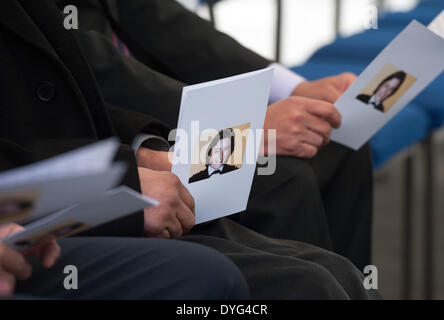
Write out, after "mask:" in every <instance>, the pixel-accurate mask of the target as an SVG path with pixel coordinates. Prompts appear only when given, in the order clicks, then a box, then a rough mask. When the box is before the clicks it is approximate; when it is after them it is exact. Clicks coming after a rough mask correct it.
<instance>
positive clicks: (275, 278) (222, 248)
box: [182, 218, 381, 299]
mask: <svg viewBox="0 0 444 320" xmlns="http://www.w3.org/2000/svg"><path fill="white" fill-rule="evenodd" d="M182 239H183V240H185V241H191V242H194V243H200V244H204V245H206V246H209V247H211V248H214V249H216V250H218V251H219V252H221V253H223V254H224V255H226V256H227V257H229V258H230V259H231V260H232V261H233V262H234V263H235V264H236V265H237V266H238V268H239V269H240V270H241V272H242V273H243V275H244V276H245V278H246V279H247V282H248V285H249V286H250V293H251V296H252V298H253V299H380V298H381V297H380V295H379V293H378V292H377V291H376V290H367V289H365V288H364V286H363V280H364V277H363V274H362V273H361V272H360V271H359V270H358V269H357V268H356V267H355V266H354V265H353V264H352V263H351V262H350V261H349V260H347V259H346V258H344V257H342V256H339V255H337V254H335V253H333V252H330V251H327V250H324V249H320V248H318V247H315V246H312V245H309V244H305V243H302V242H297V241H292V240H279V239H273V238H269V237H266V236H264V235H261V234H259V233H256V232H254V231H251V230H249V229H247V228H245V227H243V226H241V225H239V224H238V223H236V222H234V221H232V220H230V219H226V218H223V219H219V220H216V221H213V222H212V223H209V224H205V225H200V226H196V227H195V228H194V229H193V230H192V232H191V234H190V235H187V236H184V237H182Z"/></svg>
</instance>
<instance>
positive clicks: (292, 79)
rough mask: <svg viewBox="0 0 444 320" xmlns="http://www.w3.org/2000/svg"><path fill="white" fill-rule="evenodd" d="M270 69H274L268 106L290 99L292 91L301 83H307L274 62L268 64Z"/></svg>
mask: <svg viewBox="0 0 444 320" xmlns="http://www.w3.org/2000/svg"><path fill="white" fill-rule="evenodd" d="M270 67H273V68H274V72H273V80H272V81H271V91H270V99H269V103H270V104H271V103H275V102H277V101H279V100H282V99H286V98H288V97H290V96H291V93H292V92H293V90H294V89H295V88H296V87H297V86H298V85H299V84H300V83H301V82H304V81H307V80H306V79H305V78H303V77H301V76H300V75H298V74H297V73H295V72H293V71H291V70H289V69H288V68H286V67H284V66H283V65H281V64H279V63H275V62H274V63H272V64H270Z"/></svg>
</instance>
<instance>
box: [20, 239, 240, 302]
mask: <svg viewBox="0 0 444 320" xmlns="http://www.w3.org/2000/svg"><path fill="white" fill-rule="evenodd" d="M60 245H61V248H62V256H61V258H60V260H59V261H58V263H57V264H56V266H54V267H53V268H52V269H49V270H46V269H44V268H42V267H40V266H39V264H37V263H35V266H34V274H33V276H32V278H31V279H30V280H27V281H24V282H19V283H18V285H17V290H16V294H17V295H21V296H22V297H35V298H40V297H42V298H46V299H82V300H90V299H150V300H165V299H173V300H183V299H186V300H188V299H247V298H249V292H248V287H247V284H246V282H245V279H244V278H243V276H242V275H241V273H240V272H239V270H238V269H237V268H236V267H235V266H234V264H233V263H232V262H231V261H230V260H228V259H227V258H225V257H223V256H222V255H221V254H219V253H217V252H216V251H214V250H211V249H209V248H205V247H204V246H201V245H197V244H191V243H185V242H184V241H174V240H155V239H131V238H119V239H118V238H95V239H94V240H92V239H91V238H71V239H63V240H61V241H60ZM67 265H73V266H75V267H77V270H78V289H77V290H66V289H65V288H64V286H63V281H64V278H65V277H66V276H67V274H64V273H63V270H64V268H65V266H67Z"/></svg>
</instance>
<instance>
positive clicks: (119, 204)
mask: <svg viewBox="0 0 444 320" xmlns="http://www.w3.org/2000/svg"><path fill="white" fill-rule="evenodd" d="M157 204H158V202H157V201H156V200H153V199H151V198H148V197H146V196H143V195H141V194H139V193H138V192H136V191H134V190H132V189H130V188H128V187H126V186H121V187H118V188H115V189H112V190H109V191H107V192H104V193H102V194H101V195H99V196H96V197H95V199H94V200H91V201H88V202H85V203H82V204H78V205H74V206H71V207H68V208H65V209H63V210H60V211H58V212H56V213H53V214H51V215H49V216H47V217H44V218H42V219H40V220H37V221H35V222H33V223H31V224H28V225H26V227H25V229H24V230H23V231H21V232H18V233H15V234H12V235H11V236H8V237H6V238H4V239H1V241H2V242H4V243H5V244H7V245H8V246H10V247H12V248H14V249H16V250H19V251H25V250H27V249H29V248H32V247H34V246H38V245H39V244H41V243H43V242H45V240H46V241H47V239H48V237H49V236H54V237H55V238H63V237H65V236H68V235H73V234H76V233H79V232H83V231H85V230H88V229H90V228H93V227H96V226H99V225H102V224H105V223H107V222H110V221H112V220H116V219H119V218H122V217H124V216H126V215H129V214H132V213H134V212H136V211H139V210H142V209H144V208H148V207H151V206H155V205H157Z"/></svg>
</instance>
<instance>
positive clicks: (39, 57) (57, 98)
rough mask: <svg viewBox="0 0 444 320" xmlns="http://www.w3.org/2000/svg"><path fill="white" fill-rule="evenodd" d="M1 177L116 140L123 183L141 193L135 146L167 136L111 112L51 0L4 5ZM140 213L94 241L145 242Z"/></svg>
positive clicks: (139, 118)
mask: <svg viewBox="0 0 444 320" xmlns="http://www.w3.org/2000/svg"><path fill="white" fill-rule="evenodd" d="M0 67H1V72H0V170H6V169H10V168H14V167H17V166H21V165H25V164H29V163H32V162H34V161H38V160H42V159H45V158H48V157H50V156H54V155H56V154H59V153H62V152H65V151H68V150H71V149H73V148H77V147H81V146H84V145H86V144H89V143H92V142H94V141H97V140H98V139H103V138H107V137H110V136H118V137H119V138H120V139H121V141H122V144H121V147H120V150H119V152H118V155H117V158H118V159H120V160H125V161H126V162H127V163H128V164H129V165H130V170H129V172H128V174H127V176H126V177H125V181H124V183H125V184H127V185H129V186H130V187H132V188H134V189H136V190H140V184H139V180H138V173H137V165H136V162H135V157H134V152H133V151H132V149H131V147H130V145H129V144H130V143H131V142H132V139H133V138H134V136H135V135H136V134H137V133H139V132H141V131H144V132H147V133H152V134H156V135H162V136H164V137H166V136H167V132H168V129H169V128H168V127H166V126H165V125H163V124H162V123H161V122H159V121H157V120H155V119H153V118H150V117H148V116H145V115H140V114H136V113H134V112H130V111H128V110H123V109H120V108H117V107H113V106H110V105H105V103H104V101H103V98H102V96H101V94H100V91H99V89H98V86H97V84H96V81H95V79H94V77H93V74H92V72H91V70H90V68H89V66H88V64H87V62H86V60H85V58H84V55H83V52H82V51H81V50H80V48H79V46H78V44H77V41H76V39H75V38H74V36H73V34H72V32H70V31H67V30H65V29H64V28H63V19H62V16H61V15H60V12H59V10H58V9H57V7H56V6H55V3H54V2H53V0H39V1H33V0H21V1H18V0H3V1H1V2H0ZM142 229H143V215H142V213H137V214H134V215H131V216H128V217H126V218H123V219H120V220H118V221H115V222H112V223H109V224H107V225H104V226H102V227H99V228H96V229H94V230H92V231H90V232H88V234H89V235H100V236H134V235H137V236H139V235H142Z"/></svg>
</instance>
